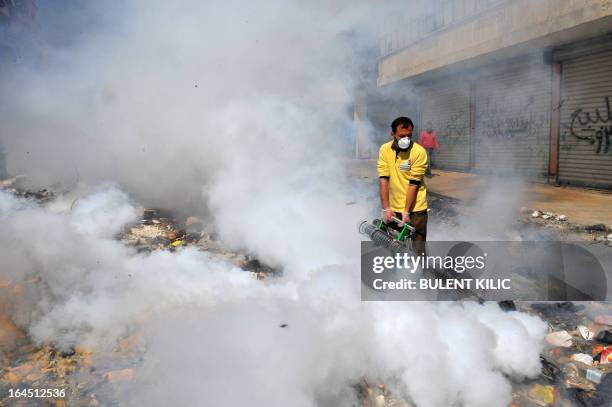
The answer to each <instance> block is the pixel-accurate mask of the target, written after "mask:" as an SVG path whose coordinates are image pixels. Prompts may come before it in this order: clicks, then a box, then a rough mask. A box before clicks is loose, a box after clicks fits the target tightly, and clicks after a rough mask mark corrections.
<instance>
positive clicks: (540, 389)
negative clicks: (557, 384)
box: [528, 384, 555, 406]
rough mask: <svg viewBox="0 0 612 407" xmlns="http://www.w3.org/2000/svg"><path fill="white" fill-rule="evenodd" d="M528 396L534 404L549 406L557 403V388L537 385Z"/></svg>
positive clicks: (530, 390)
mask: <svg viewBox="0 0 612 407" xmlns="http://www.w3.org/2000/svg"><path fill="white" fill-rule="evenodd" d="M528 395H529V398H531V399H532V400H533V401H534V402H536V403H538V404H539V405H542V406H548V405H551V404H553V403H554V402H555V388H554V387H553V386H550V385H546V386H543V385H541V384H535V385H533V387H531V389H529V393H528Z"/></svg>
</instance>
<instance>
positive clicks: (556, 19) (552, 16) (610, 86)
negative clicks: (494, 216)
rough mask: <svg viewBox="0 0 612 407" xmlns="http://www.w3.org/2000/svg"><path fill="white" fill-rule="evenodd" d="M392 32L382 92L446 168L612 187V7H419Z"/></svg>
mask: <svg viewBox="0 0 612 407" xmlns="http://www.w3.org/2000/svg"><path fill="white" fill-rule="evenodd" d="M384 27H385V28H384V30H383V33H382V36H381V38H380V43H379V51H380V57H379V60H378V78H377V83H378V89H379V92H382V93H384V94H402V93H406V94H409V95H410V99H411V101H410V103H409V104H407V105H406V108H407V109H409V110H411V111H412V113H411V114H413V115H415V116H416V117H418V120H417V121H418V123H417V127H419V128H422V127H424V125H425V123H427V122H431V123H432V124H433V127H434V129H435V130H436V132H437V134H438V136H439V143H440V146H441V151H440V153H439V154H438V156H437V164H438V165H439V166H440V167H442V168H448V169H457V170H462V171H475V172H481V173H501V174H521V175H525V176H527V177H529V178H530V179H535V180H549V181H554V182H558V183H564V184H574V185H584V186H594V187H599V188H612V106H611V104H612V0H580V1H579V0H433V1H432V0H429V1H420V0H419V1H414V2H411V7H406V9H405V10H398V11H396V12H394V13H393V15H390V16H389V18H388V19H387V21H385V22H384ZM370 99H374V98H370ZM397 100H401V98H399V99H397V98H396V99H395V101H397ZM415 100H416V102H415ZM390 104H394V100H391V102H390ZM415 104H416V105H417V106H418V107H417V108H415V107H414V106H415ZM375 110H376V109H372V108H370V109H369V111H375ZM389 110H392V111H398V110H400V111H401V110H402V109H401V106H400V107H399V108H398V107H397V106H393V107H392V108H389ZM415 110H416V111H415ZM378 111H379V112H384V109H381V108H379V109H378ZM382 114H383V116H384V113H382ZM389 119H391V117H382V118H381V116H380V114H379V115H378V116H377V117H375V118H373V119H372V120H373V121H378V122H381V123H382V122H386V121H388V120H389ZM417 130H418V129H417Z"/></svg>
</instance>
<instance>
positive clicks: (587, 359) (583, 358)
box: [570, 353, 593, 366]
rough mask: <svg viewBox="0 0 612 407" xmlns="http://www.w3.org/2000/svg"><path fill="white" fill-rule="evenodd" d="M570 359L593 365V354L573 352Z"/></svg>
mask: <svg viewBox="0 0 612 407" xmlns="http://www.w3.org/2000/svg"><path fill="white" fill-rule="evenodd" d="M570 359H571V360H574V361H576V362H580V363H584V364H585V365H589V366H593V356H591V355H587V354H586V353H574V354H573V355H572V356H571V357H570Z"/></svg>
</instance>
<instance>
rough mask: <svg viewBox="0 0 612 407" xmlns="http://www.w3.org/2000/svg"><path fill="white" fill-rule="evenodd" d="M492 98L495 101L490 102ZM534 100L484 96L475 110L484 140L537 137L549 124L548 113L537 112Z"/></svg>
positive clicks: (529, 98) (481, 139)
mask: <svg viewBox="0 0 612 407" xmlns="http://www.w3.org/2000/svg"><path fill="white" fill-rule="evenodd" d="M491 99H493V100H491ZM534 102H535V98H534V97H533V96H529V97H527V98H517V97H507V98H499V97H496V98H492V97H485V98H482V101H481V102H480V103H479V106H478V107H479V109H477V110H476V122H477V123H478V124H477V127H478V128H479V129H480V130H479V133H480V134H482V135H483V136H484V138H479V141H485V140H514V139H518V138H531V137H537V136H538V134H539V133H540V132H541V131H542V130H543V129H544V130H546V129H548V128H549V125H550V115H549V114H548V112H537V111H536V110H535V109H534Z"/></svg>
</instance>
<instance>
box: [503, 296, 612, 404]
mask: <svg viewBox="0 0 612 407" xmlns="http://www.w3.org/2000/svg"><path fill="white" fill-rule="evenodd" d="M521 305H522V307H523V309H522V310H523V311H526V312H529V313H531V314H536V315H538V316H539V317H540V318H542V319H543V320H544V321H546V322H547V323H548V324H549V331H550V332H549V333H548V335H547V337H546V342H547V346H546V348H545V351H544V353H543V354H542V356H541V360H542V374H541V375H540V376H539V377H538V378H536V379H534V380H525V381H524V382H521V383H517V384H516V385H515V386H514V390H513V406H514V407H527V406H609V405H611V404H612V355H611V356H608V354H612V346H609V344H608V340H610V339H611V337H612V332H610V327H609V326H608V325H605V324H601V323H599V322H603V321H607V320H608V318H607V317H610V316H612V304H606V303H598V307H600V310H601V311H602V312H605V314H604V315H597V316H589V314H588V313H587V307H585V306H584V305H577V304H574V303H571V302H562V303H533V304H527V303H523V304H521Z"/></svg>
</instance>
